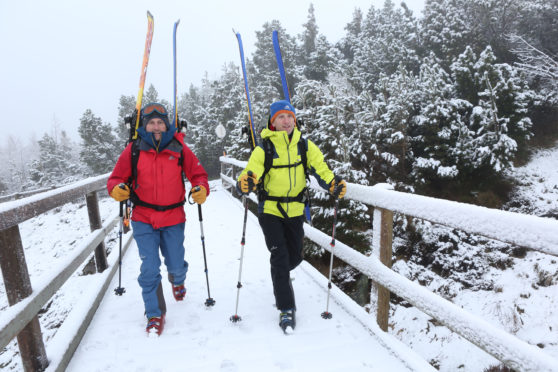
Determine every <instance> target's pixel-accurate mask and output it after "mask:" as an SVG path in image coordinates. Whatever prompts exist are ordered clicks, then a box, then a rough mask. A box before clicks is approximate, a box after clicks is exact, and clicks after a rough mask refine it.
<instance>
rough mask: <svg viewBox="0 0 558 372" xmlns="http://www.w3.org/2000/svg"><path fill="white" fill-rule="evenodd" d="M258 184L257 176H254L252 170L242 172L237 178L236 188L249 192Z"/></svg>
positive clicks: (245, 192) (244, 192)
mask: <svg viewBox="0 0 558 372" xmlns="http://www.w3.org/2000/svg"><path fill="white" fill-rule="evenodd" d="M257 185H258V176H256V175H255V174H254V173H252V171H248V173H245V174H243V175H242V176H240V178H239V179H238V188H239V189H240V191H242V193H243V194H249V193H250V192H251V191H254V192H255V191H256V186H257Z"/></svg>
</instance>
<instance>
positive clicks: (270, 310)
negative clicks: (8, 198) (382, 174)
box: [0, 150, 558, 371]
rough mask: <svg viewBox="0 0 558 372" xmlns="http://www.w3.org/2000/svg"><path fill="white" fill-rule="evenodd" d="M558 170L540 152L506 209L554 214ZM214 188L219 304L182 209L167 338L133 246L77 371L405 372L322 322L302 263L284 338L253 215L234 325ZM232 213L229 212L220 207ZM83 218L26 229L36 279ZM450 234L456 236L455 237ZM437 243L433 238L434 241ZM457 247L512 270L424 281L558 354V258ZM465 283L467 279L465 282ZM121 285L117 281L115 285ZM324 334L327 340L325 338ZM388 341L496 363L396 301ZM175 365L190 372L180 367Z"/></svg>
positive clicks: (373, 346) (49, 332)
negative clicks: (176, 288)
mask: <svg viewBox="0 0 558 372" xmlns="http://www.w3.org/2000/svg"><path fill="white" fill-rule="evenodd" d="M556 164H558V150H541V151H539V152H538V153H537V154H536V156H535V157H534V158H533V160H532V161H531V162H530V163H529V164H528V165H526V166H524V167H521V168H516V169H514V170H513V171H512V172H511V175H512V176H513V177H515V178H516V179H518V182H519V186H518V187H517V189H516V194H515V195H514V200H512V202H511V203H510V204H509V205H508V206H507V209H509V210H512V211H520V212H523V213H531V214H535V215H545V216H552V215H553V214H554V213H556V211H558V172H557V171H556ZM212 188H213V191H214V193H213V195H212V196H211V197H210V198H209V199H208V202H207V204H205V206H204V220H205V221H204V230H205V235H206V244H207V251H208V263H209V276H210V285H211V294H212V297H213V298H215V299H216V301H217V304H216V306H215V307H214V308H210V309H207V308H205V306H204V305H203V302H204V300H205V298H206V297H207V292H206V287H205V274H204V272H203V258H202V256H201V254H202V252H201V242H200V239H199V238H200V231H199V223H198V221H197V213H196V210H195V208H194V207H192V206H187V207H186V208H187V215H188V217H189V222H188V223H187V241H186V246H187V255H188V257H187V259H188V260H189V262H190V265H191V266H190V271H189V274H188V279H187V287H188V295H187V301H185V302H184V303H175V302H174V299H172V298H171V296H170V292H169V290H168V285H167V286H166V293H165V294H166V295H167V305H168V323H167V325H166V329H165V333H164V334H163V336H162V337H161V338H160V339H158V340H151V339H148V338H146V337H144V333H143V332H144V331H143V328H144V323H145V321H144V318H143V309H142V304H141V299H140V294H139V287H138V284H137V281H136V277H137V269H138V265H139V264H138V258H137V251H136V250H135V249H136V248H135V246H133V245H132V247H131V248H130V250H129V251H128V254H127V256H126V257H125V260H124V272H123V285H124V286H125V287H126V290H127V293H126V294H125V295H124V296H123V297H116V296H114V295H113V294H112V292H109V293H107V295H106V298H105V300H104V301H103V303H102V304H101V307H100V309H99V313H98V314H97V316H96V317H95V319H94V321H93V323H92V326H91V328H90V330H89V331H88V333H87V334H86V336H85V338H84V340H83V341H82V343H81V345H80V347H79V349H78V352H77V354H76V356H75V358H74V360H73V361H72V364H71V365H70V370H76V371H78V370H79V371H81V370H99V371H101V370H169V369H170V370H172V369H176V370H186V369H187V368H188V366H191V370H199V369H200V368H204V369H208V370H225V371H234V370H238V371H245V370H262V369H263V370H315V369H316V368H318V369H317V370H324V371H327V370H329V371H338V370H374V369H377V370H382V368H383V367H384V365H382V364H381V363H387V364H386V365H385V366H392V368H391V369H392V370H398V369H397V368H395V369H394V367H393V365H395V364H393V365H392V364H391V363H398V361H397V360H396V359H395V358H393V356H390V355H389V353H384V354H386V355H384V354H382V355H380V356H377V355H376V354H375V353H373V351H375V350H377V349H378V350H379V349H380V346H379V344H378V342H381V339H380V338H379V336H374V335H371V334H370V332H368V331H365V330H364V328H363V327H362V325H360V324H359V323H357V322H355V321H354V319H353V320H352V322H351V321H350V319H348V318H350V317H348V316H347V314H346V313H344V310H343V309H341V308H339V307H338V305H337V304H336V303H333V304H332V310H331V311H332V312H333V314H334V319H332V321H324V320H323V319H321V318H320V317H319V314H320V313H321V312H322V311H323V310H324V308H323V307H324V302H325V292H324V290H323V289H324V288H325V286H324V285H319V286H317V287H316V288H313V289H312V290H311V291H309V292H307V291H306V290H307V289H308V288H312V286H315V284H314V281H313V280H312V279H311V277H312V275H309V274H308V273H307V270H306V269H305V267H306V266H307V265H306V264H305V265H304V267H301V268H300V269H297V270H296V271H295V273H294V276H295V282H294V286H295V289H296V290H297V294H298V298H297V300H298V305H299V313H298V327H297V332H296V334H295V335H293V336H288V337H285V336H284V335H283V334H282V332H281V330H280V329H279V327H278V326H277V324H276V323H277V312H276V310H275V309H274V307H273V296H272V292H271V284H270V279H269V271H268V270H269V264H268V260H267V257H268V256H267V252H266V250H265V248H264V244H263V237H262V236H261V232H260V229H259V226H258V224H257V221H255V219H254V218H253V217H250V219H249V223H250V225H249V229H248V230H247V243H246V253H245V263H244V270H243V280H242V282H243V284H244V287H243V288H242V289H241V293H240V307H239V315H241V316H242V317H243V319H244V320H243V321H242V322H240V323H238V324H232V323H231V322H230V321H229V320H228V318H229V317H230V316H231V315H233V313H234V301H235V298H236V281H237V275H238V256H239V254H240V233H241V223H242V210H241V207H240V205H239V204H238V203H237V202H235V201H232V200H229V199H230V197H229V196H227V195H226V194H225V193H224V192H223V191H222V190H220V188H219V186H218V185H217V184H216V183H213V184H212ZM224 198H225V199H227V200H225V199H224ZM514 201H518V202H517V203H514ZM227 203H232V204H227ZM234 203H236V207H235V208H231V207H230V205H232V206H235V204H234ZM225 205H227V208H224V206H225ZM100 208H101V215H102V216H103V219H104V218H106V217H108V216H109V215H112V214H113V213H114V209H115V203H114V202H113V201H112V200H110V199H108V198H102V199H101V200H100ZM87 221H88V219H87V210H86V207H85V202H84V201H83V202H78V203H72V204H68V205H65V206H63V207H60V208H57V209H55V210H53V211H51V212H48V213H45V214H43V215H41V216H39V217H37V218H34V219H32V220H30V221H27V222H25V223H23V224H21V225H20V229H21V235H22V237H23V244H24V248H25V252H26V259H27V263H28V266H29V272H30V275H31V280H32V283H33V282H36V281H37V280H40V278H41V277H42V276H43V275H44V274H45V273H46V272H48V271H49V270H51V269H52V268H53V267H55V266H56V260H57V258H60V257H63V256H64V255H67V254H69V253H70V252H72V251H73V250H74V249H75V247H76V246H77V245H78V242H79V240H80V237H82V236H84V235H86V234H88V232H89V225H88V222H87ZM433 229H444V228H443V227H435V228H433ZM448 234H450V235H451V234H453V232H452V231H451V230H449V231H448ZM432 236H438V235H437V234H434V233H433V234H432ZM116 239H117V236H116V233H113V234H111V235H110V236H109V237H108V238H107V240H106V244H107V246H108V248H109V249H111V248H115V247H117V245H116V244H117V241H116ZM495 247H496V248H495ZM460 249H465V250H464V251H463V252H462V253H463V255H464V256H463V257H466V258H467V259H470V260H475V259H476V257H478V255H477V251H478V253H479V254H482V251H483V250H485V251H491V252H492V253H491V254H494V255H500V256H503V257H501V258H502V260H511V264H510V265H509V266H510V267H511V268H508V269H506V270H501V268H499V267H497V266H498V265H479V268H478V271H479V274H478V275H479V276H480V277H479V278H477V279H479V282H480V281H484V282H486V283H490V286H489V288H488V289H487V288H483V289H479V288H467V287H466V286H464V285H463V284H462V283H461V282H460V281H459V280H454V281H450V282H449V284H448V281H447V280H446V279H445V278H442V277H439V276H436V275H435V274H434V273H432V272H429V273H428V274H427V275H426V274H425V275H424V276H423V277H420V278H419V279H420V280H421V282H423V283H426V285H427V287H428V288H429V289H431V290H433V291H436V292H437V293H441V294H442V295H444V296H445V297H446V298H448V299H450V300H451V301H452V302H454V303H456V304H457V305H459V306H462V307H463V308H464V309H466V310H467V311H470V312H471V313H473V314H477V315H479V316H480V317H482V318H484V319H486V320H488V321H490V322H491V323H493V324H495V325H497V326H500V327H501V328H503V329H506V330H507V331H508V332H510V333H512V334H515V335H516V336H517V337H518V338H520V339H522V340H525V341H527V342H529V343H531V344H535V345H539V346H540V347H542V348H543V350H544V352H545V353H547V354H549V355H551V356H553V357H555V358H558V333H557V332H556V329H558V318H557V316H556V311H555V309H556V307H557V302H558V296H557V293H558V289H557V288H558V264H557V261H558V259H557V258H556V257H553V256H549V255H545V254H542V253H538V252H530V251H527V252H526V253H525V256H524V257H509V256H507V255H503V254H501V253H494V252H497V251H498V249H497V244H496V243H493V242H488V243H487V245H486V246H485V248H482V246H478V245H476V246H475V245H471V246H470V247H467V246H465V248H463V246H460ZM473 250H476V251H475V252H473ZM410 265H411V264H410ZM303 269H304V270H303ZM307 269H308V270H312V269H311V268H309V267H308V268H307ZM394 269H395V270H396V271H399V272H401V273H402V274H403V275H405V274H406V271H409V270H412V269H413V268H412V267H411V266H404V265H402V264H401V263H396V264H395V266H394ZM80 271H81V270H78V272H80ZM455 275H456V278H457V279H460V278H459V276H460V275H463V276H467V273H464V274H460V273H456V274H455ZM163 277H165V275H164V274H163ZM87 278H88V277H87V276H79V277H78V274H75V275H74V277H73V278H71V279H70V280H69V281H68V283H67V284H65V285H64V287H63V288H62V289H61V291H59V293H58V294H57V295H56V296H55V297H54V298H53V299H52V301H50V302H49V303H48V304H47V305H46V306H45V309H44V311H43V312H42V313H41V314H40V322H41V327H42V330H43V335H44V340H45V342H46V344H47V350H48V342H49V340H50V339H52V337H53V336H54V335H55V333H56V332H57V329H58V326H59V324H60V322H61V321H63V320H64V318H65V317H66V316H67V314H68V313H69V312H70V311H71V309H72V304H73V303H75V302H76V301H79V300H80V298H81V297H82V296H84V295H86V289H87V280H88V279H87ZM464 280H466V281H470V280H471V279H470V278H468V277H466V278H464ZM322 284H323V283H322ZM165 285H166V283H165ZM115 286H116V284H115V282H113V283H112V284H111V287H109V288H111V289H112V288H113V287H115ZM4 291H5V289H4V286H3V282H2V283H0V314H1V311H2V310H4V309H5V308H6V307H7V299H6V295H5V293H4ZM302 293H304V295H302ZM328 329H329V331H330V332H329V333H324V332H325V330H328ZM390 334H392V335H393V336H395V337H397V338H398V339H399V340H401V341H402V342H404V343H405V344H407V345H410V346H411V347H412V348H413V349H414V350H415V351H416V352H418V353H419V354H420V355H421V356H422V357H423V358H424V359H425V360H428V361H430V362H432V363H433V365H435V366H437V367H439V368H440V370H442V371H483V370H484V368H486V367H488V366H491V365H497V364H499V362H498V361H496V360H495V359H494V358H492V357H491V356H489V355H487V354H485V353H484V352H482V351H480V350H479V349H478V348H477V347H476V346H474V345H472V344H471V343H469V342H468V341H466V340H464V339H462V338H461V337H460V336H457V335H456V334H454V333H452V332H451V331H449V330H448V329H447V328H445V327H443V326H441V325H439V324H437V322H435V321H433V320H432V319H431V318H430V317H428V316H427V315H424V314H423V313H422V312H420V311H418V310H417V309H415V308H413V307H404V306H394V305H393V304H392V311H391V315H390ZM333 341H334V342H333ZM384 343H385V340H384ZM17 350H18V349H17V346H16V345H15V341H12V343H10V345H8V346H7V347H6V348H5V349H4V350H2V351H1V352H0V369H2V370H7V371H19V370H21V369H22V367H21V362H20V360H19V355H17V354H18V352H17ZM293 350H296V352H293ZM287 351H288V352H287ZM285 354H288V357H285ZM162 356H164V357H162ZM160 360H163V362H160ZM158 361H159V362H158ZM180 363H183V366H184V368H179V367H177V366H178V365H180ZM256 366H259V368H255V367H256ZM380 366H381V367H380ZM250 368H254V369H250Z"/></svg>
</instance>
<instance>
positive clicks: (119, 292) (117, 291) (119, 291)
mask: <svg viewBox="0 0 558 372" xmlns="http://www.w3.org/2000/svg"><path fill="white" fill-rule="evenodd" d="M123 185H124V184H120V185H119V186H120V188H124V187H123ZM125 204H126V202H125V201H122V202H120V229H119V230H118V240H119V243H118V287H117V288H115V289H114V294H115V295H117V296H122V295H123V294H124V292H126V289H125V288H123V287H122V231H123V230H124V205H125Z"/></svg>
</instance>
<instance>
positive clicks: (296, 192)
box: [237, 101, 346, 332]
mask: <svg viewBox="0 0 558 372" xmlns="http://www.w3.org/2000/svg"><path fill="white" fill-rule="evenodd" d="M269 111H270V115H269V121H268V128H267V129H264V130H263V131H262V132H261V137H262V140H263V141H264V144H262V145H260V146H258V147H256V148H255V149H254V151H253V152H252V154H251V156H250V159H249V160H248V165H247V166H246V168H245V169H244V171H243V172H242V173H241V174H240V176H239V177H238V182H237V189H238V190H239V191H240V192H242V193H243V194H248V193H250V192H251V191H256V189H259V191H258V200H259V205H258V214H259V216H258V219H259V222H260V226H261V227H262V231H263V233H264V236H265V242H266V245H267V249H268V250H269V252H270V254H271V256H270V264H271V279H272V281H273V293H274V295H275V304H276V306H277V309H278V310H279V311H280V314H279V325H280V326H281V328H282V329H283V331H285V332H290V331H292V330H293V329H294V327H295V324H296V321H295V311H296V304H295V298H294V291H293V287H292V283H291V280H290V271H291V270H292V269H294V268H295V267H297V266H298V265H299V264H300V262H301V261H302V243H303V238H304V229H303V226H302V224H303V222H304V216H303V214H304V207H305V204H304V202H305V197H304V195H305V190H306V177H305V172H304V166H303V164H302V160H303V158H306V162H307V164H306V168H307V169H308V172H309V173H310V174H312V175H313V176H314V177H315V178H316V179H317V180H318V183H319V184H320V185H321V186H322V187H323V188H324V189H326V190H329V191H330V192H331V193H332V194H333V193H334V190H335V191H336V193H335V194H336V195H338V197H339V198H342V197H343V196H344V195H345V192H346V183H345V181H344V180H342V179H340V178H336V177H335V176H334V174H333V172H332V171H331V170H330V169H329V167H328V166H327V164H326V163H325V161H324V156H323V154H322V152H321V151H320V149H318V147H317V146H316V145H315V144H314V143H313V142H312V141H310V140H306V139H304V138H302V137H301V134H300V131H299V130H298V128H296V112H295V109H294V107H293V106H292V105H291V104H290V103H289V102H288V101H278V102H274V103H272V104H271V106H270V108H269ZM266 141H269V142H267V143H265V142H266ZM301 141H305V143H304V142H302V143H303V144H304V146H299V142H301ZM300 149H306V156H305V157H304V156H303V155H301V153H300V152H301V150H300ZM266 151H267V152H268V153H269V154H270V155H268V157H269V156H271V154H272V158H273V163H272V165H271V167H270V168H269V170H268V171H267V172H264V170H265V158H266ZM264 173H266V174H264ZM258 175H259V176H262V175H263V177H258ZM258 184H260V185H259V186H260V187H258Z"/></svg>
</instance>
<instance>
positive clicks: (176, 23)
mask: <svg viewBox="0 0 558 372" xmlns="http://www.w3.org/2000/svg"><path fill="white" fill-rule="evenodd" d="M179 23H180V19H177V20H176V22H174V27H176V26H178V24H179Z"/></svg>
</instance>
